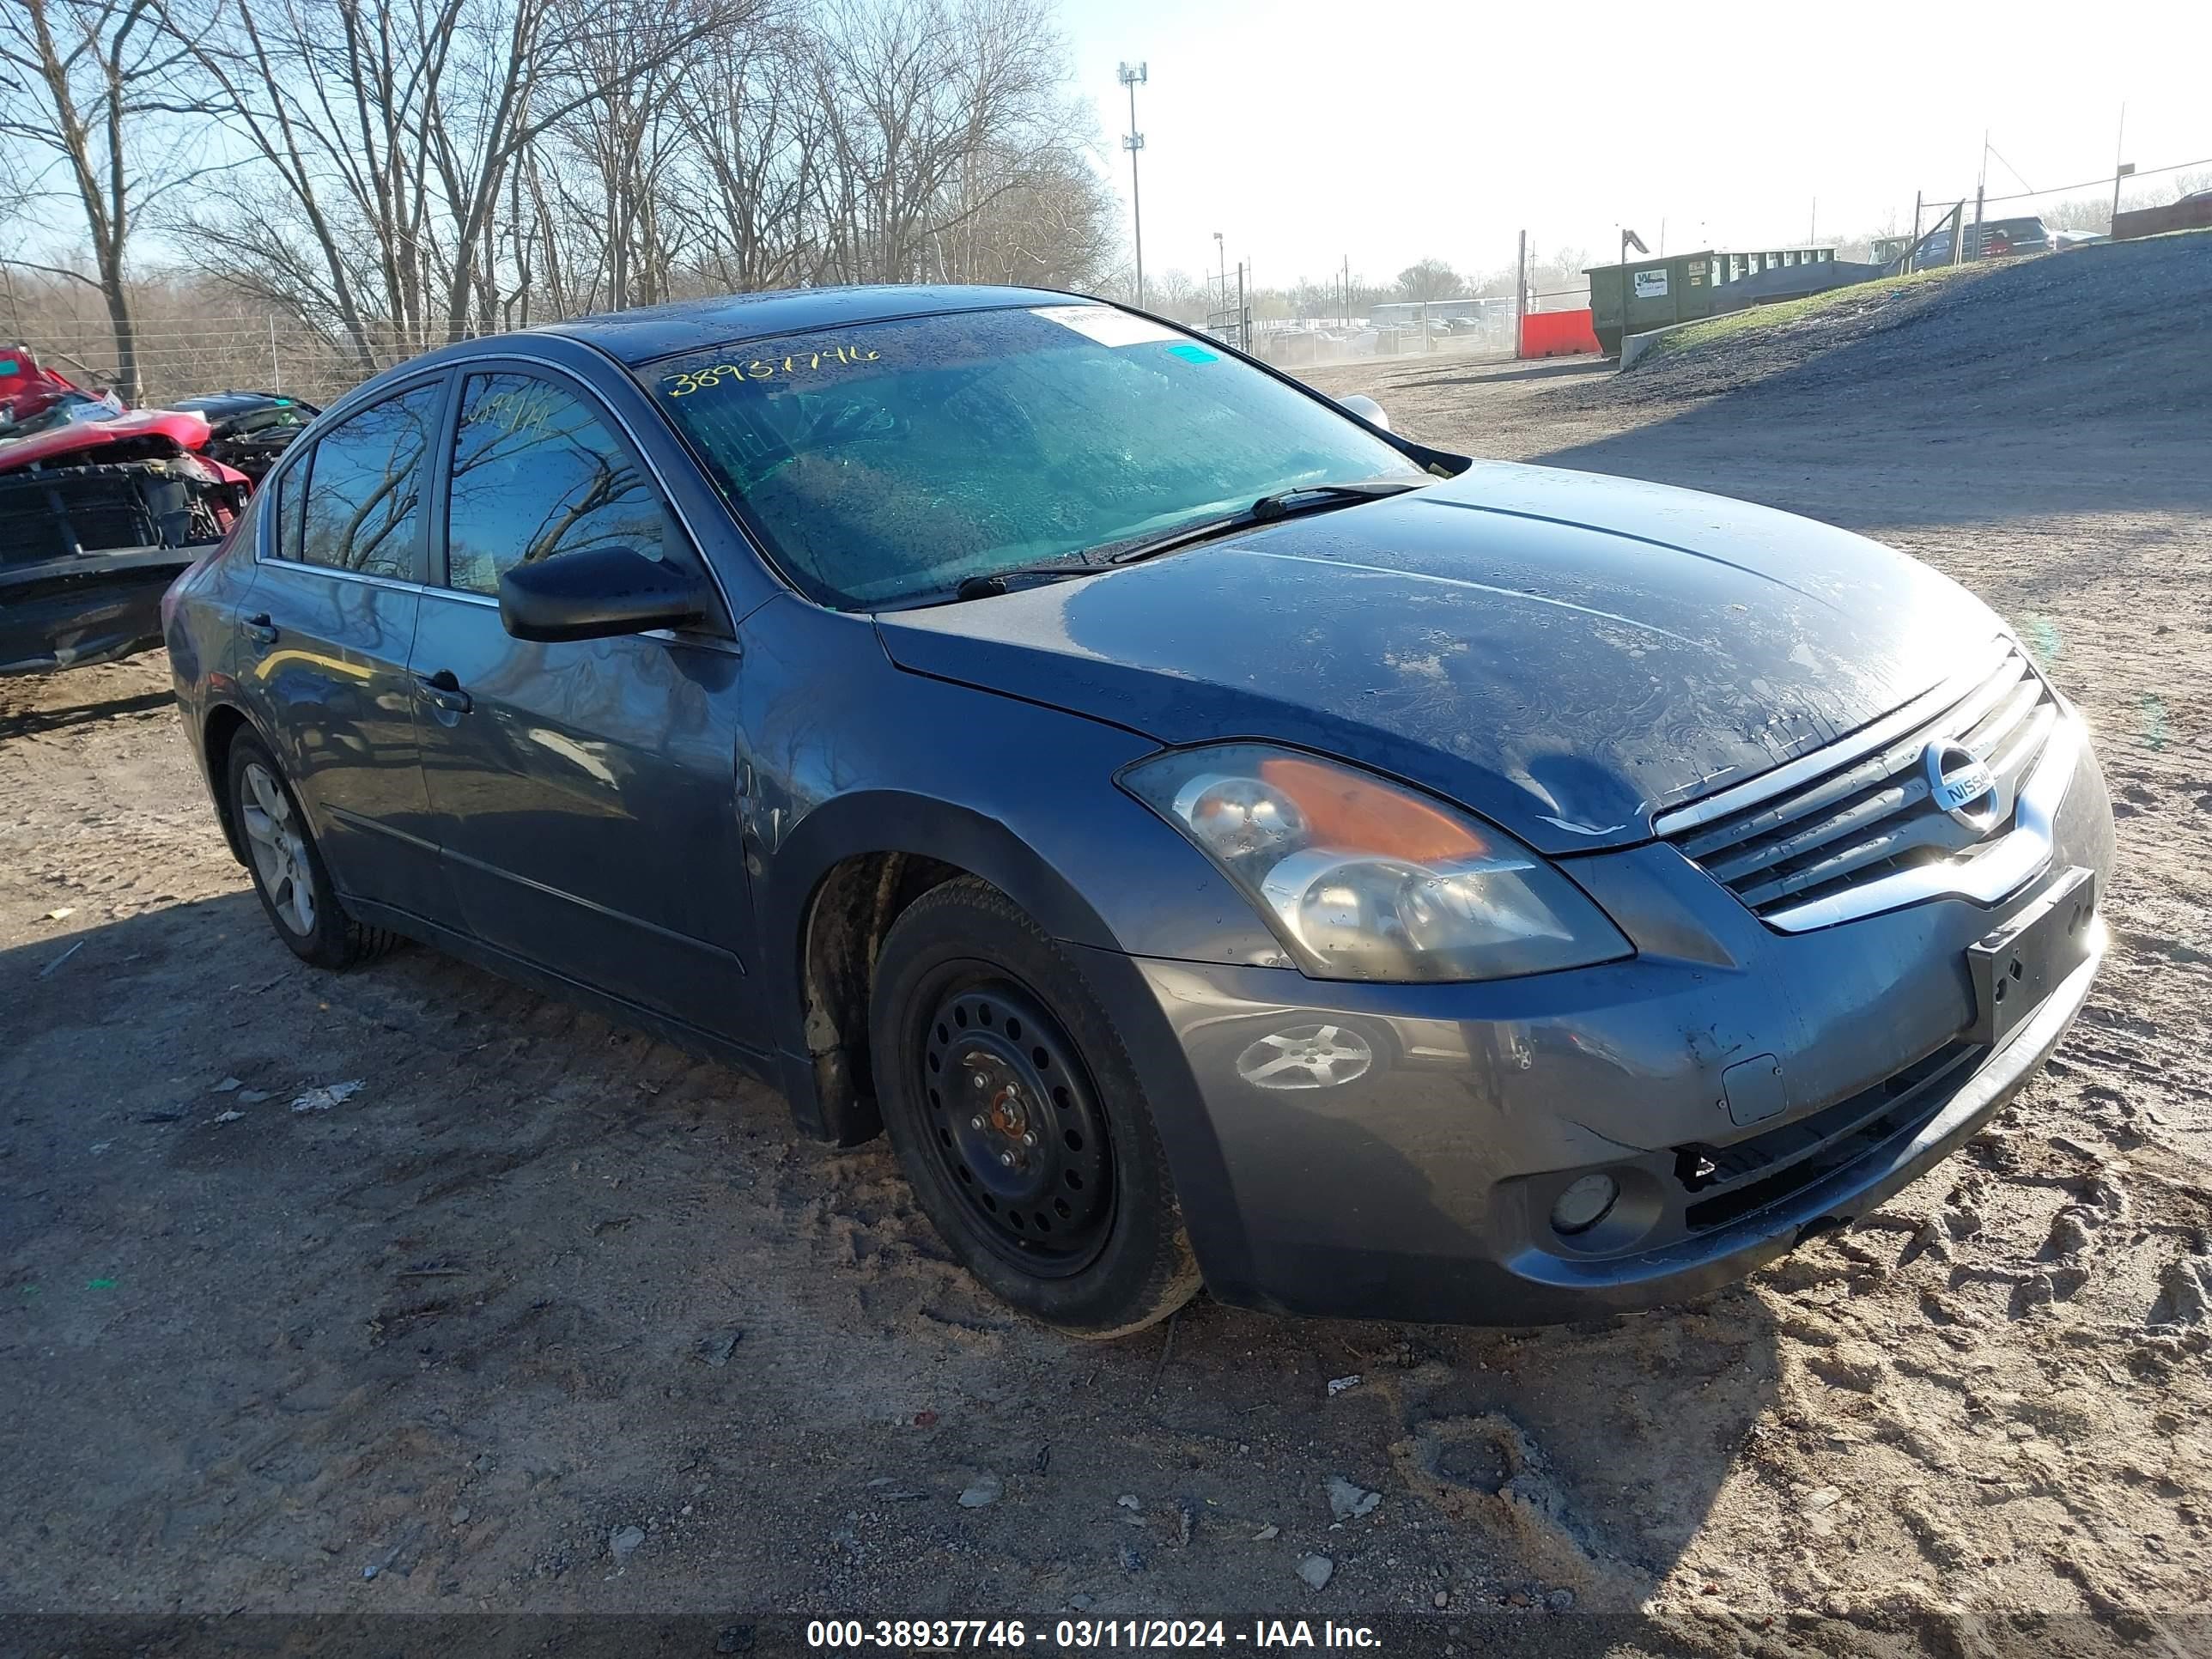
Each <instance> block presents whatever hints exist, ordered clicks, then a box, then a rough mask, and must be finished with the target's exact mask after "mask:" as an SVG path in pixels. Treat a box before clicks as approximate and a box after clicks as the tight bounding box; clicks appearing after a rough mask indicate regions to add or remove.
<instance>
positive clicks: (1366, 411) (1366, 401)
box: [1336, 392, 1390, 432]
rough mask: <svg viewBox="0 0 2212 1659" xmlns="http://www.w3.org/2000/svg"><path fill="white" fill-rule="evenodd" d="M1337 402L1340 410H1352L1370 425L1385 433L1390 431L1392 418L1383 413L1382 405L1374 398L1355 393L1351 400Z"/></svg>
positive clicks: (1340, 399)
mask: <svg viewBox="0 0 2212 1659" xmlns="http://www.w3.org/2000/svg"><path fill="white" fill-rule="evenodd" d="M1336 402H1337V406H1338V407H1339V408H1340V409H1345V410H1350V411H1351V412H1352V414H1354V415H1357V416H1359V418H1360V419H1361V420H1363V421H1364V422H1367V424H1368V425H1370V426H1379V427H1381V428H1383V430H1384V431H1385V432H1388V431H1389V429H1390V417H1389V416H1388V415H1386V414H1384V413H1383V405H1382V404H1378V403H1376V401H1375V399H1374V398H1370V397H1366V396H1364V395H1363V394H1362V393H1359V392H1353V393H1352V395H1351V396H1350V397H1349V398H1338V399H1337V400H1336Z"/></svg>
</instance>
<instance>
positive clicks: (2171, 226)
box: [2112, 197, 2212, 242]
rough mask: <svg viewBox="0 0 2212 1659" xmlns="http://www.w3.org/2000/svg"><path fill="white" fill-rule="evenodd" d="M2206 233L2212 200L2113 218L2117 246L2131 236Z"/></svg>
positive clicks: (2210, 224) (2211, 226) (2210, 225)
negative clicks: (2203, 231) (2190, 231)
mask: <svg viewBox="0 0 2212 1659" xmlns="http://www.w3.org/2000/svg"><path fill="white" fill-rule="evenodd" d="M2206 229H2212V197H2207V198H2205V199H2204V200H2203V201H2198V202H2176V203H2174V204H2172V206H2170V207H2159V208H2141V209H2138V210H2136V211H2135V212H2133V213H2116V214H2114V215H2113V216H2112V240H2114V241H2116V242H2124V241H2126V240H2128V239H2129V238H2130V237H2131V236H2163V235H2165V234H2166V232H2168V231H2170V230H2206Z"/></svg>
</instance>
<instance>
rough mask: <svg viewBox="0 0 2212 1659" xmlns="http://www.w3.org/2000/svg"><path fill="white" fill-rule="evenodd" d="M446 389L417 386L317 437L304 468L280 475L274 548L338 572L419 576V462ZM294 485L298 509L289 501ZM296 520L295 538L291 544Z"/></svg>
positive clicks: (412, 578)
mask: <svg viewBox="0 0 2212 1659" xmlns="http://www.w3.org/2000/svg"><path fill="white" fill-rule="evenodd" d="M445 395H446V394H445V387H444V386H442V385H441V384H439V383H438V382H436V381H433V382H431V383H430V384H429V385H428V386H416V387H415V388H414V389H413V390H411V391H408V392H401V393H400V394H399V395H398V396H397V397H395V398H386V399H385V400H384V401H383V402H382V403H380V404H371V405H370V406H369V407H368V408H367V409H364V410H362V411H361V412H360V413H359V414H356V415H353V416H349V417H348V418H347V419H346V420H344V421H343V422H340V423H339V424H338V425H337V426H335V427H332V428H331V429H330V431H329V432H327V433H325V435H323V436H322V437H321V438H319V439H318V440H317V441H316V442H315V448H314V453H313V454H311V455H309V456H308V457H307V466H306V467H305V468H304V469H299V468H295V469H294V470H293V471H291V472H289V473H288V474H287V475H286V476H285V480H284V484H283V497H284V499H283V501H282V502H281V505H282V506H283V508H284V512H283V514H282V515H281V516H280V517H279V520H278V525H277V549H278V551H279V552H280V553H282V554H287V555H289V556H296V557H297V558H299V559H300V560H301V562H304V563H307V564H319V565H326V566H328V567H330V568H332V569H335V570H353V571H358V572H359V573H361V574H362V575H365V576H388V577H392V578H393V579H394V580H399V581H415V580H420V578H419V576H418V575H417V574H416V572H417V569H418V567H419V560H418V558H417V550H418V549H419V548H420V546H421V544H422V477H423V465H424V462H425V461H426V459H428V455H429V451H430V434H431V432H432V430H433V428H435V426H436V425H437V421H438V410H439V406H440V404H441V403H442V402H443V400H444V398H445ZM302 471H304V474H305V476H304V477H302ZM295 491H296V492H297V493H298V494H299V495H300V496H301V502H300V505H299V506H298V507H297V508H295V507H293V505H292V502H291V501H290V499H289V498H290V497H291V496H292V495H293V494H294V493H295ZM295 513H296V514H297V517H296V519H295ZM295 523H296V524H297V526H298V539H297V540H296V542H291V534H292V529H293V526H294V524H295ZM288 542H291V547H296V549H297V552H296V553H295V554H294V553H292V552H291V548H290V547H288V546H287V543H288Z"/></svg>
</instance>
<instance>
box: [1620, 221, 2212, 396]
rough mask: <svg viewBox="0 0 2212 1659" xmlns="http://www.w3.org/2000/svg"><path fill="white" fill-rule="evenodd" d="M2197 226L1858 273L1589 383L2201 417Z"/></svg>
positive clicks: (1648, 392)
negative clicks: (1795, 306)
mask: <svg viewBox="0 0 2212 1659" xmlns="http://www.w3.org/2000/svg"><path fill="white" fill-rule="evenodd" d="M2208 292H2212V234H2192V235H2184V236H2164V237H2157V238H2154V239H2152V240H2147V241H2141V242H2121V243H2113V244H2108V245H2106V246H2097V247H2091V248H2084V249H2080V250H2077V251H2075V252H2069V253H2063V254H2057V255H2053V256H2050V257H2046V258H2033V259H2021V260H2017V261H2014V262H2010V263H2007V264H1996V265H1993V266H1990V268H1988V269H1986V270H1966V271H1962V272H1960V273H1958V274H1956V275H1954V274H1952V273H1949V272H1945V273H1942V274H1940V275H1937V276H1933V277H1919V278H1915V279H1912V280H1911V281H1908V282H1900V283H1869V284H1866V285H1864V286H1863V288H1857V289H1847V290H1844V292H1843V294H1842V295H1838V296H1836V297H1834V298H1833V299H1832V301H1831V302H1830V303H1827V304H1826V305H1824V306H1820V307H1816V308H1814V309H1811V310H1809V311H1808V312H1805V313H1802V314H1798V315H1795V316H1790V317H1788V318H1787V319H1778V320H1776V321H1774V322H1772V323H1771V324H1770V323H1766V322H1764V321H1762V320H1760V319H1757V318H1756V316H1755V314H1754V315H1753V316H1752V317H1749V318H1747V319H1746V326H1744V327H1742V328H1741V329H1739V330H1737V331H1734V332H1731V333H1729V334H1726V335H1724V336H1723V337H1719V338H1715V339H1711V340H1708V341H1706V342H1705V343H1699V344H1692V345H1690V346H1688V347H1687V348H1686V349H1680V350H1677V351H1671V352H1665V353H1663V354H1662V355H1659V356H1654V357H1651V358H1649V359H1647V360H1646V361H1645V362H1644V363H1642V364H1640V365H1638V367H1637V368H1635V369H1634V370H1633V371H1632V372H1631V373H1629V374H1624V375H1621V376H1620V377H1619V378H1618V379H1617V380H1612V381H1608V382H1605V383H1602V384H1601V386H1590V387H1589V388H1588V395H1589V398H1591V400H1592V402H1593V403H1594V404H1595V403H1611V404H1622V405H1629V406H1635V405H1644V404H1653V403H1662V402H1664V403H1671V402H1679V401H1683V400H1686V399H1701V398H1710V397H1715V396H1719V395H1723V394H1727V393H1755V394H1757V395H1759V397H1761V398H1778V399H1786V400H1789V401H1790V402H1793V403H1796V402H1804V403H1808V404H1809V403H1814V402H1818V401H1822V400H1831V399H1846V398H1848V399H1852V400H1854V401H1856V400H1857V399H1859V398H1876V399H1879V400H1880V401H1881V403H1882V404H1885V405H1886V406H1887V407H1889V408H1890V409H1892V410H1893V411H1894V413H1895V415H1896V418H1897V419H1898V420H1899V422H1910V423H1911V424H1915V425H1925V424H1939V425H1940V424H1942V423H1943V422H1946V421H1947V420H1948V419H1950V418H1953V417H1954V416H1957V415H1958V414H1960V413H1961V412H1962V406H1963V411H1971V412H1972V413H1973V414H1975V415H1977V416H1979V417H1981V418H1982V419H1983V420H1984V421H1987V420H1997V421H2011V422H2023V423H2038V422H2050V421H2052V420H2054V419H2057V418H2061V417H2064V418H2081V417H2084V416H2104V415H2124V416H2127V417H2128V418H2129V419H2130V420H2131V421H2136V422H2144V423H2147V424H2156V423H2159V422H2162V421H2165V420H2170V419H2174V418H2188V419H2193V420H2194V421H2196V422H2200V423H2202V422H2205V421H2206V420H2208V419H2212V337H2208V334H2207V331H2206V316H2207V313H2206V300H2207V295H2208Z"/></svg>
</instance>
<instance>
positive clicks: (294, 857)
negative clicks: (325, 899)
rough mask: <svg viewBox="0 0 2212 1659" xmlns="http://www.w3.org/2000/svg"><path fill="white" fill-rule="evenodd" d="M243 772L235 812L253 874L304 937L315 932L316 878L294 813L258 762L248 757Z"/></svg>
mask: <svg viewBox="0 0 2212 1659" xmlns="http://www.w3.org/2000/svg"><path fill="white" fill-rule="evenodd" d="M242 776H243V779H244V781H245V784H246V789H245V792H244V793H245V797H246V798H245V799H242V800H240V802H239V804H238V805H239V817H240V822H241V823H243V824H244V826H245V829H246V846H247V848H248V849H249V850H250V851H251V852H252V855H253V870H254V873H255V874H256V875H257V876H258V877H259V878H261V888H262V890H263V891H264V892H265V893H266V894H268V896H269V908H270V909H272V910H274V911H275V912H276V915H277V918H278V920H280V921H283V924H284V926H285V927H289V929H291V931H292V932H293V933H297V934H298V935H299V936H300V937H301V938H302V939H305V938H307V935H309V934H310V933H313V932H314V931H315V878H314V876H313V872H312V871H311V870H310V868H309V866H308V863H307V837H306V836H305V834H304V833H303V832H302V830H301V826H300V822H299V815H298V814H297V813H296V812H295V811H293V808H292V801H291V798H290V797H289V796H288V795H287V794H285V793H284V790H283V786H282V785H281V784H279V783H278V782H277V781H276V778H275V777H273V776H272V775H270V771H269V769H268V768H266V767H264V766H263V765H262V764H261V763H259V762H258V761H249V762H247V763H246V768H245V770H244V773H243V774H242Z"/></svg>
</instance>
